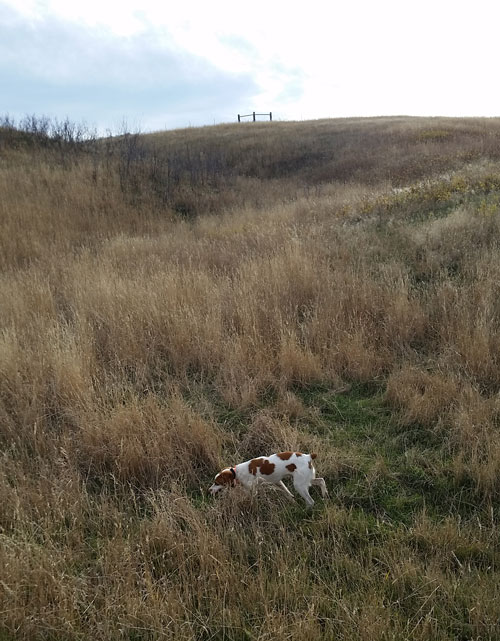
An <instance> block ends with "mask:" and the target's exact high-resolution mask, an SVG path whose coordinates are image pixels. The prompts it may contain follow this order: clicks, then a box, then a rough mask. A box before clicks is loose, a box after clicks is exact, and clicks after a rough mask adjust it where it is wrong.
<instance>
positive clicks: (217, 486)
mask: <svg viewBox="0 0 500 641" xmlns="http://www.w3.org/2000/svg"><path fill="white" fill-rule="evenodd" d="M235 485H236V473H235V471H234V468H232V467H226V468H225V469H224V470H222V471H221V472H219V473H218V474H217V476H216V477H215V480H214V483H213V485H211V486H210V487H209V488H208V491H209V492H210V494H211V495H212V496H215V495H216V494H217V492H220V490H222V489H223V488H225V487H234V486H235Z"/></svg>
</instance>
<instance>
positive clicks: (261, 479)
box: [209, 452, 328, 507]
mask: <svg viewBox="0 0 500 641" xmlns="http://www.w3.org/2000/svg"><path fill="white" fill-rule="evenodd" d="M281 456H284V454H283V453H282V454H281ZM313 458H315V455H314V454H313V455H312V456H311V454H302V453H299V452H293V453H292V454H291V456H290V457H289V458H287V459H286V460H283V458H280V455H278V454H272V455H271V456H260V457H257V458H256V459H250V460H249V461H245V462H244V463H239V465H235V466H234V467H233V468H229V467H226V468H225V469H223V470H222V471H221V472H219V474H217V476H216V477H215V482H214V484H213V485H212V486H211V487H210V488H209V492H211V493H212V495H215V494H216V493H217V492H219V491H220V490H222V489H223V487H224V486H225V485H228V483H223V482H219V483H218V482H217V478H219V477H220V475H222V479H221V480H223V479H228V478H229V475H228V472H229V473H231V475H232V477H233V478H234V482H233V483H229V485H234V484H235V483H241V485H243V487H244V488H246V489H247V490H253V489H254V488H256V486H257V485H258V484H259V483H271V484H273V485H277V486H278V487H279V488H281V489H282V490H283V491H284V492H286V494H287V495H288V496H289V497H291V498H294V497H293V494H292V493H291V492H290V491H289V490H288V488H287V487H286V485H285V484H284V483H283V479H284V478H287V477H291V478H292V480H293V486H294V488H295V489H296V490H297V492H298V493H299V494H300V496H302V498H303V499H304V500H305V502H306V503H307V505H308V506H309V507H312V506H313V505H314V501H313V499H312V498H311V496H310V494H309V488H310V487H311V486H312V485H318V486H319V488H320V489H321V495H322V496H323V498H325V497H327V496H328V491H327V489H326V484H325V481H324V479H322V478H316V470H315V469H314V465H313V464H312V459H313ZM259 459H261V466H262V465H264V466H266V464H273V465H274V469H273V471H272V472H271V473H270V474H269V473H268V474H263V473H262V472H261V466H259V467H256V464H255V461H258V460H259ZM292 464H293V465H295V469H293V470H292V471H291V470H290V469H289V468H288V467H287V466H289V465H292ZM252 469H253V470H254V471H255V474H252ZM267 469H269V468H267ZM232 470H234V474H233V472H232ZM264 470H266V467H264Z"/></svg>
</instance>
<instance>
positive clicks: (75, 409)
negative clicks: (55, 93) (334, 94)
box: [0, 119, 500, 640]
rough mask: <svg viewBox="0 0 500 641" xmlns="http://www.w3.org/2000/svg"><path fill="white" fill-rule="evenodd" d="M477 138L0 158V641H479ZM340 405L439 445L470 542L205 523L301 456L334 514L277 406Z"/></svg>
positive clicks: (356, 127)
mask: <svg viewBox="0 0 500 641" xmlns="http://www.w3.org/2000/svg"><path fill="white" fill-rule="evenodd" d="M498 135H499V129H498V123H497V121H491V122H489V121H455V120H453V121H448V120H439V121H431V120H408V119H394V120H389V119H381V120H373V121H372V120H360V121H333V122H323V121H320V122H318V123H310V124H307V123H306V124H302V125H301V124H296V123H295V124H291V123H276V126H274V125H273V126H272V127H267V126H264V125H258V126H257V127H255V128H254V129H250V128H247V127H241V128H229V127H221V128H215V129H213V130H212V128H210V129H204V130H189V131H186V132H172V133H169V134H162V135H157V136H156V137H150V138H145V139H142V138H138V139H136V140H135V141H132V142H133V144H132V142H131V141H130V140H126V141H125V143H124V142H123V140H122V141H120V140H115V141H107V142H106V144H105V143H104V142H103V143H102V147H101V148H97V150H96V149H95V148H93V149H92V150H91V152H92V153H90V152H89V150H88V149H86V148H83V149H82V150H81V151H80V150H79V149H80V148H77V149H76V151H75V150H74V149H72V150H71V153H70V152H68V154H67V155H66V156H64V154H63V156H61V150H60V149H57V151H56V152H53V151H52V150H51V149H50V148H49V149H47V148H45V147H43V148H39V147H38V146H35V147H30V146H28V147H26V146H25V145H24V146H23V145H18V144H17V143H16V145H12V144H10V146H9V145H8V144H7V143H5V144H4V145H3V147H2V150H1V154H2V155H1V157H0V189H1V191H2V194H3V198H2V199H1V200H0V219H1V221H2V231H3V233H2V235H1V238H0V247H1V257H2V258H1V268H2V273H1V276H0V300H1V305H0V327H1V333H0V444H1V450H2V455H1V458H0V479H1V482H0V493H1V496H0V505H1V506H2V509H1V511H0V539H1V542H2V545H1V546H0V612H1V613H2V616H1V622H0V631H1V632H0V634H3V635H4V636H5V638H19V639H49V638H50V639H82V638H94V639H111V638H130V639H139V638H141V639H142V638H143V639H146V638H151V639H153V638H155V639H156V638H161V637H162V636H164V637H167V638H175V639H260V640H264V639H268V638H273V639H289V638H303V639H319V638H325V639H330V638H340V639H342V638H345V639H357V638H359V639H361V638H363V639H366V638H371V639H386V638H412V639H422V640H423V639H436V638H440V639H451V638H457V635H458V636H460V637H461V638H478V639H479V638H484V639H490V638H491V639H493V638H494V635H495V633H496V632H495V630H496V626H497V624H498V610H497V607H498V606H497V603H498V597H499V596H500V595H499V594H498V585H499V583H498V558H499V557H498V550H497V548H496V547H495V545H494V544H492V541H494V540H495V537H497V535H498V523H497V520H496V518H497V517H496V512H495V510H494V508H493V506H494V504H495V501H497V499H498V496H499V492H500V485H499V481H498V479H499V478H500V475H499V471H500V470H499V461H500V437H499V432H498V418H499V409H500V406H499V402H498V391H499V384H500V380H499V368H498V353H499V346H500V345H499V313H500V306H499V303H498V300H499V297H498V282H499V268H498V255H499V254H498V239H499V211H498V209H499V206H498V202H499V201H498V184H497V183H498V180H497V177H498V173H499V172H498V165H497V164H496V161H497V147H496V144H494V143H495V141H497V139H498ZM96 144H97V143H96ZM120 145H122V146H120ZM123 145H125V146H123ZM115 146H116V148H115ZM103 150H105V153H104V151H103ZM61 158H63V159H64V162H61ZM69 160H71V162H69ZM169 166H170V170H169V169H168V168H169ZM155 168H156V169H155ZM153 169H155V171H156V173H154V172H153V173H152V171H153ZM445 170H446V171H447V172H448V174H447V175H442V173H441V172H444V171H445ZM168 171H170V173H168ZM450 172H452V173H450ZM495 177H496V178H495ZM167 179H168V180H169V181H170V183H168V182H166V181H167ZM414 181H419V182H414ZM401 185H405V186H407V187H411V188H412V189H409V190H407V191H403V192H400V191H398V192H394V191H393V190H392V188H393V187H396V186H398V187H400V186H401ZM161 186H163V187H162V189H163V191H161V189H160V187H161ZM165 190H166V191H165ZM347 383H348V384H355V385H361V386H365V388H366V389H368V387H369V386H371V387H372V388H373V387H376V388H377V389H383V390H384V395H385V396H384V398H385V404H386V406H387V407H388V408H390V410H391V412H393V413H394V423H395V424H397V429H398V430H400V431H402V432H403V433H404V431H405V430H408V431H409V430H415V429H416V430H418V429H421V430H422V431H424V430H427V431H429V432H431V433H433V434H435V435H436V438H437V439H438V440H439V443H440V445H439V447H440V448H441V449H440V456H441V457H442V459H443V461H445V464H446V466H447V468H446V469H447V470H448V472H447V473H448V474H449V475H450V476H451V478H452V481H453V483H454V484H455V487H457V488H461V487H462V488H468V489H467V491H468V492H469V494H468V496H472V497H473V499H474V501H476V502H477V504H478V505H479V506H481V511H480V512H479V513H478V514H476V515H475V518H477V520H478V522H479V525H480V527H479V528H478V527H476V526H475V525H474V523H473V521H472V520H471V521H470V522H464V521H462V520H461V516H460V515H458V516H457V515H454V514H450V515H449V516H448V517H447V518H446V519H445V520H444V521H443V520H439V519H435V518H433V516H432V515H428V514H427V513H426V512H425V510H424V511H423V512H421V513H419V514H418V516H415V517H414V518H413V520H412V522H411V525H410V526H408V527H399V526H398V525H397V524H396V526H395V527H394V528H393V529H391V527H392V526H390V525H389V524H387V523H386V522H384V521H383V520H379V519H378V518H373V517H371V516H369V515H364V514H363V513H360V512H359V511H356V510H353V509H352V508H350V507H349V506H348V505H343V504H342V501H341V499H340V498H339V501H337V502H335V501H333V503H331V504H330V505H325V506H323V507H322V508H321V509H319V510H318V511H317V512H315V513H314V515H313V516H312V517H308V516H305V515H304V513H303V512H302V511H301V510H300V509H299V508H290V507H288V506H287V504H286V503H285V502H284V501H283V500H282V499H281V498H280V497H279V496H276V495H275V494H274V493H273V492H269V493H265V494H264V495H263V496H262V497H259V502H258V504H255V503H253V502H251V501H250V499H249V498H248V497H246V496H244V495H243V494H240V493H239V492H236V493H235V494H234V495H233V496H230V497H226V498H225V499H224V500H223V501H219V502H217V503H211V502H209V501H207V500H206V499H205V497H204V494H203V488H205V487H206V485H207V483H208V482H209V480H210V479H211V477H212V476H213V475H214V474H215V472H216V471H217V470H218V469H219V468H220V466H222V465H226V464H227V463H228V462H235V461H238V460H244V459H246V458H248V457H251V456H253V455H254V454H255V453H258V454H262V453H266V452H271V451H272V450H277V449H281V448H283V449H286V448H297V449H301V448H303V449H306V450H308V449H315V450H316V451H320V458H319V463H318V465H319V467H320V469H321V471H322V474H323V475H324V476H326V477H327V479H329V484H330V488H331V489H332V490H333V489H334V487H335V484H334V479H337V478H339V475H341V474H342V473H343V472H342V470H341V466H342V463H341V462H339V461H341V459H342V456H343V454H342V452H340V451H339V448H338V447H337V444H336V441H335V438H334V434H333V432H332V433H318V432H317V431H315V430H314V429H313V428H314V425H315V424H316V423H315V422H317V417H316V416H315V414H314V409H311V408H310V407H308V406H307V404H306V403H305V402H304V401H303V400H301V397H300V392H301V391H304V390H306V391H307V390H309V389H312V388H314V386H323V387H324V388H326V389H333V390H335V389H341V388H345V387H346V384H347ZM339 414H340V415H342V412H341V411H340V410H339ZM388 438H389V435H388ZM345 456H348V457H352V460H351V459H349V462H350V463H353V461H354V464H355V465H359V466H361V462H360V460H358V459H356V454H353V453H352V452H349V453H348V454H346V455H345ZM422 456H425V454H422ZM377 465H378V467H377V469H375V468H374V469H373V470H372V472H371V473H372V477H370V478H369V479H368V481H367V483H371V484H372V485H373V486H374V485H375V483H376V482H377V480H378V479H384V478H390V474H391V473H390V471H389V470H387V469H386V468H387V464H386V463H384V462H383V461H379V463H378V464H377ZM457 491H459V490H457ZM490 507H491V511H490ZM485 515H486V516H485Z"/></svg>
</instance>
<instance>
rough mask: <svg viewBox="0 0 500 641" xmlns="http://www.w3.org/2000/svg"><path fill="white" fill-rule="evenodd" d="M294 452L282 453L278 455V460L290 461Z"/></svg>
mask: <svg viewBox="0 0 500 641" xmlns="http://www.w3.org/2000/svg"><path fill="white" fill-rule="evenodd" d="M292 454H293V452H280V453H279V454H276V456H277V457H278V458H280V459H281V460H282V461H288V459H289V458H290V457H291V456H292Z"/></svg>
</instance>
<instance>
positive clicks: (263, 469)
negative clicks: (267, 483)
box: [260, 459, 276, 476]
mask: <svg viewBox="0 0 500 641" xmlns="http://www.w3.org/2000/svg"><path fill="white" fill-rule="evenodd" d="M275 467H276V466H275V464H274V463H269V461H268V460H267V459H266V460H265V461H264V462H263V463H262V465H261V466H260V473H261V474H265V475H266V476H267V475H269V474H272V473H273V472H274V468H275Z"/></svg>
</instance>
